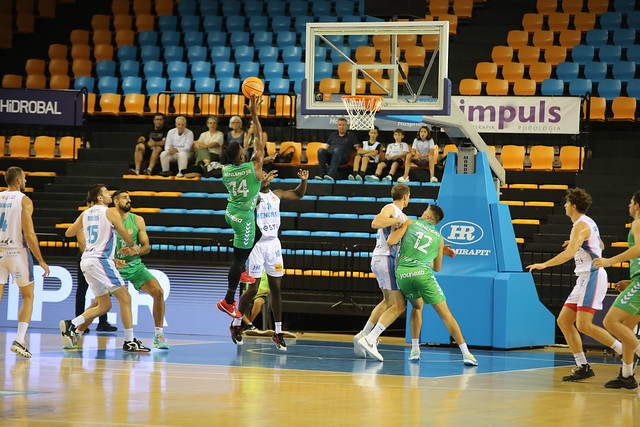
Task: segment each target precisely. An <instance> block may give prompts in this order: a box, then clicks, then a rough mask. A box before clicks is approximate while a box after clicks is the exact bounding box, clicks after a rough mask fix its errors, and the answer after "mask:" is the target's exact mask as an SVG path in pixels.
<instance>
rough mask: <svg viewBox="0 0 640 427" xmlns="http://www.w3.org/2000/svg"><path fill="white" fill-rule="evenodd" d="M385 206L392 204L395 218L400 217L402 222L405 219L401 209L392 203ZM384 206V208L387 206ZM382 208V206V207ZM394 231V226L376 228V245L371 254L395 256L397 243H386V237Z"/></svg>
mask: <svg viewBox="0 0 640 427" xmlns="http://www.w3.org/2000/svg"><path fill="white" fill-rule="evenodd" d="M387 206H393V209H395V211H396V215H395V216H396V218H400V219H402V222H405V221H406V220H407V217H406V215H405V214H403V213H402V210H401V209H400V208H399V207H397V206H396V205H394V204H393V203H389V204H388V205H387ZM387 206H385V208H386V207H387ZM383 209H384V208H383ZM394 231H395V227H393V226H389V227H385V228H379V229H378V236H377V237H376V247H375V248H374V249H373V255H374V256H376V255H386V256H392V257H395V256H396V255H397V254H398V245H399V244H398V245H393V246H389V245H387V238H388V237H389V235H390V234H391V233H392V232H394Z"/></svg>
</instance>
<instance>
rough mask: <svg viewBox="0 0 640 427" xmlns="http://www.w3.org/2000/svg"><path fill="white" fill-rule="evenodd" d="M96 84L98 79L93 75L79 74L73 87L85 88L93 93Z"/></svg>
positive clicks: (77, 88)
mask: <svg viewBox="0 0 640 427" xmlns="http://www.w3.org/2000/svg"><path fill="white" fill-rule="evenodd" d="M95 86H96V79H94V78H93V77H87V76H78V77H76V79H75V80H74V82H73V88H74V89H76V90H81V89H83V88H86V89H87V92H89V93H93V90H94V88H95Z"/></svg>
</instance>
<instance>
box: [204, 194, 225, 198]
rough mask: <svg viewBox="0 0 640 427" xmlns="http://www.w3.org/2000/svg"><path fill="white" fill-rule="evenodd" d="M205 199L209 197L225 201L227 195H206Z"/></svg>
mask: <svg viewBox="0 0 640 427" xmlns="http://www.w3.org/2000/svg"><path fill="white" fill-rule="evenodd" d="M208 194H209V195H208V196H207V197H211V198H212V199H226V198H227V197H229V195H228V194H227V193H208Z"/></svg>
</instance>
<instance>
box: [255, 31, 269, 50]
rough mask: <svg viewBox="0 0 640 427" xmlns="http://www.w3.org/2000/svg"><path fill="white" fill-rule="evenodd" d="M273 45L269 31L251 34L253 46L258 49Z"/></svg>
mask: <svg viewBox="0 0 640 427" xmlns="http://www.w3.org/2000/svg"><path fill="white" fill-rule="evenodd" d="M272 44H273V33H272V32H271V31H256V32H255V33H253V45H254V46H255V47H256V48H258V49H260V48H262V47H265V46H271V45H272Z"/></svg>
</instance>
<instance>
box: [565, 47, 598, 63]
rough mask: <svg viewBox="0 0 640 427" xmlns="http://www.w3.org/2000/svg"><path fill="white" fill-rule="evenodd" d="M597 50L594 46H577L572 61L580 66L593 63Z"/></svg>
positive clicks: (573, 51) (572, 54)
mask: <svg viewBox="0 0 640 427" xmlns="http://www.w3.org/2000/svg"><path fill="white" fill-rule="evenodd" d="M595 52H596V50H595V48H594V47H593V46H586V45H581V44H579V45H576V46H574V47H573V50H572V51H571V59H572V60H573V62H577V63H578V64H586V63H587V62H591V61H593V55H595Z"/></svg>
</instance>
